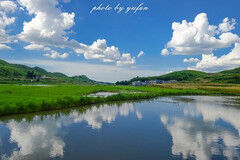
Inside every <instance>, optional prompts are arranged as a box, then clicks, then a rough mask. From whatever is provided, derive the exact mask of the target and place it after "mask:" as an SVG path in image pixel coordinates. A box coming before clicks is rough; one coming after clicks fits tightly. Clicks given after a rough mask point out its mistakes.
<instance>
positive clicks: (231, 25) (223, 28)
mask: <svg viewBox="0 0 240 160" xmlns="http://www.w3.org/2000/svg"><path fill="white" fill-rule="evenodd" d="M235 25H236V20H235V19H232V20H231V21H230V20H229V18H228V17H227V18H225V19H224V20H223V22H222V23H221V24H219V27H218V28H219V31H220V32H229V31H232V30H234V29H235Z"/></svg>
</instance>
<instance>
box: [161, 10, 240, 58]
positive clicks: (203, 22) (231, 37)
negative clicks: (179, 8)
mask: <svg viewBox="0 0 240 160" xmlns="http://www.w3.org/2000/svg"><path fill="white" fill-rule="evenodd" d="M234 26H235V20H232V21H231V22H230V21H229V19H228V18H225V19H224V20H223V23H221V24H220V25H219V27H217V26H214V25H210V24H209V21H208V18H207V14H206V13H201V14H199V15H197V16H196V18H195V20H194V21H193V22H187V21H186V20H183V21H182V23H178V22H174V23H173V24H172V29H173V35H172V39H171V41H170V42H168V43H167V45H166V48H164V49H163V50H162V51H161V54H162V55H168V54H174V55H177V54H178V55H194V54H211V53H212V52H213V51H214V50H215V49H220V48H226V47H230V46H231V45H232V44H234V43H237V42H240V38H239V36H238V35H236V34H233V33H231V32H228V31H231V30H232V29H234ZM219 32H221V34H220V35H219V36H218V37H217V35H218V34H219Z"/></svg>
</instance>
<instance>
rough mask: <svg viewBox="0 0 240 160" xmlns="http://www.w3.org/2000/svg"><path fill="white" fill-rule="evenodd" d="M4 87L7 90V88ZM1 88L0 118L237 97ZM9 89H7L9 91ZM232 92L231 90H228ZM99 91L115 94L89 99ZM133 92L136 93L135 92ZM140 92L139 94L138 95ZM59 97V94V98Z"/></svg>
mask: <svg viewBox="0 0 240 160" xmlns="http://www.w3.org/2000/svg"><path fill="white" fill-rule="evenodd" d="M4 87H5V89H4ZM4 87H3V86H0V98H1V97H2V98H4V97H5V99H2V100H0V116H7V115H18V114H25V113H36V112H43V111H52V110H61V109H68V108H81V107H85V106H87V105H95V104H104V103H114V102H122V101H123V102H124V101H134V100H146V99H151V98H156V97H162V96H191V95H193V96H203V95H208V96H222V95H225V96H238V95H240V94H239V93H234V92H232V93H230V92H227V91H225V90H208V89H182V88H181V89H177V88H164V87H159V86H144V87H130V86H103V85H92V86H78V85H70V86H58V85H56V86H52V87H43V86H12V85H7V86H4ZM6 88H8V89H6ZM228 91H229V90H228ZM97 92H116V93H118V94H115V95H111V96H107V97H89V96H87V95H89V94H92V93H97ZM133 92H134V93H133ZM137 92H139V93H137ZM56 94H58V95H56Z"/></svg>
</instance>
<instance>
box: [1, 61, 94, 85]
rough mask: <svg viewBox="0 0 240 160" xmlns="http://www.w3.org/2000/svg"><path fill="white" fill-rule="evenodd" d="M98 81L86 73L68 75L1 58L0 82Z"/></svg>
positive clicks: (82, 82) (84, 82)
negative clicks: (9, 61)
mask: <svg viewBox="0 0 240 160" xmlns="http://www.w3.org/2000/svg"><path fill="white" fill-rule="evenodd" d="M30 82H31V83H34V82H36V83H75V84H95V83H98V82H96V81H94V80H91V79H89V78H88V77H87V76H85V75H81V76H74V77H68V76H67V75H65V74H62V73H59V72H54V73H52V72H48V71H46V70H45V69H42V68H40V67H33V68H32V67H28V66H25V65H20V64H11V63H8V62H6V61H3V60H0V83H30Z"/></svg>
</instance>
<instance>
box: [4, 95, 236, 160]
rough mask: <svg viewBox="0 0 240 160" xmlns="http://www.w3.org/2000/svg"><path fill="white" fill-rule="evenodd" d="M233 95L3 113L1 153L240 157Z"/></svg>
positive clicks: (113, 158) (131, 159)
mask: <svg viewBox="0 0 240 160" xmlns="http://www.w3.org/2000/svg"><path fill="white" fill-rule="evenodd" d="M239 135H240V105H239V102H238V99H236V98H231V97H198V96H193V97H168V98H159V99H155V100H151V101H143V102H132V103H122V104H111V105H107V104H106V105H99V106H93V107H91V108H86V109H82V110H66V111H58V112H50V113H42V114H36V115H24V116H18V117H5V118H2V119H0V159H14V160H15V159H34V160H37V159H83V160H91V159H94V160H96V159H97V160H120V159H121V160H161V159H163V160H165V159H199V160H206V159H240V137H239Z"/></svg>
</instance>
